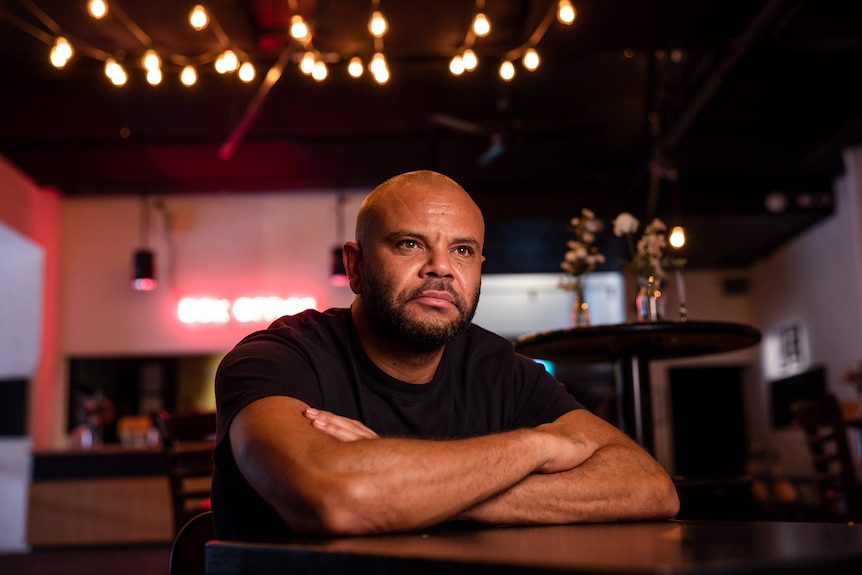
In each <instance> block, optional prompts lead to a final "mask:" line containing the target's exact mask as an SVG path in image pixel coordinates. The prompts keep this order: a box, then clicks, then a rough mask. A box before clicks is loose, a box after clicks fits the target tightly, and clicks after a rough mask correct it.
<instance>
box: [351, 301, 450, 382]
mask: <svg viewBox="0 0 862 575" xmlns="http://www.w3.org/2000/svg"><path fill="white" fill-rule="evenodd" d="M351 316H352V318H353V324H354V326H356V331H357V333H358V334H359V343H360V344H361V345H362V349H363V350H364V351H365V353H366V355H368V357H369V359H371V361H372V362H374V365H376V366H377V367H379V368H380V369H381V370H382V371H383V372H384V373H386V374H387V375H389V376H391V377H394V378H395V379H398V380H401V381H404V382H406V383H416V384H422V383H428V382H429V381H431V380H432V379H434V374H435V373H436V372H437V366H438V365H440V359H441V358H442V357H443V349H444V348H443V347H441V348H440V349H437V350H434V351H432V352H428V353H417V352H416V350H414V349H410V348H408V347H406V346H404V345H403V344H401V343H399V342H393V341H392V340H390V339H387V338H383V337H381V336H380V335H379V334H378V333H377V332H375V331H374V330H372V329H370V328H369V326H368V323H367V321H366V319H365V316H364V314H363V313H362V310H361V309H359V307H358V306H357V305H356V304H354V305H353V306H352V307H351Z"/></svg>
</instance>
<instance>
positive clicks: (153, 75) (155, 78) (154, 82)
mask: <svg viewBox="0 0 862 575" xmlns="http://www.w3.org/2000/svg"><path fill="white" fill-rule="evenodd" d="M147 82H148V83H149V84H150V85H151V86H158V85H159V84H161V83H162V69H161V68H154V69H152V70H147Z"/></svg>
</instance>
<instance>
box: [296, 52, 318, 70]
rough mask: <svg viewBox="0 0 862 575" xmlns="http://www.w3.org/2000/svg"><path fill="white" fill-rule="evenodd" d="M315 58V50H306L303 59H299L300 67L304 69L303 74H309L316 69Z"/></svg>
mask: <svg viewBox="0 0 862 575" xmlns="http://www.w3.org/2000/svg"><path fill="white" fill-rule="evenodd" d="M315 60H316V58H315V57H314V52H306V53H305V54H303V55H302V60H300V61H299V69H300V70H302V73H303V74H305V75H306V76H308V75H310V74H311V73H312V72H313V71H314V61H315Z"/></svg>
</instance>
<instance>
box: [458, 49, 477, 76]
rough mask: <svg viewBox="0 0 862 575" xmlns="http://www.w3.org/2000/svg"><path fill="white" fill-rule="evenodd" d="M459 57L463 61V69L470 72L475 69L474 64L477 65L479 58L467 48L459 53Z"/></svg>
mask: <svg viewBox="0 0 862 575" xmlns="http://www.w3.org/2000/svg"><path fill="white" fill-rule="evenodd" d="M461 59H462V60H463V61H464V69H465V70H466V71H468V72H472V71H473V70H475V69H476V66H478V65H479V59H478V58H476V53H475V52H474V51H473V50H471V49H469V48H467V49H466V50H464V53H463V54H462V55H461Z"/></svg>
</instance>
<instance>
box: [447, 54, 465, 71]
mask: <svg viewBox="0 0 862 575" xmlns="http://www.w3.org/2000/svg"><path fill="white" fill-rule="evenodd" d="M464 69H465V66H464V58H463V57H462V56H461V55H460V54H456V55H455V56H454V57H453V58H452V60H450V61H449V71H450V72H452V75H454V76H460V75H461V74H463V73H464Z"/></svg>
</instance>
